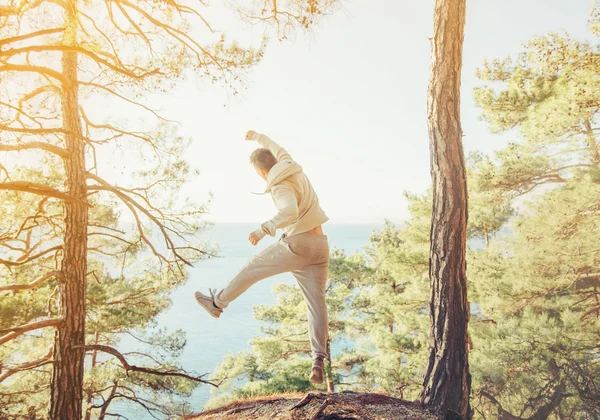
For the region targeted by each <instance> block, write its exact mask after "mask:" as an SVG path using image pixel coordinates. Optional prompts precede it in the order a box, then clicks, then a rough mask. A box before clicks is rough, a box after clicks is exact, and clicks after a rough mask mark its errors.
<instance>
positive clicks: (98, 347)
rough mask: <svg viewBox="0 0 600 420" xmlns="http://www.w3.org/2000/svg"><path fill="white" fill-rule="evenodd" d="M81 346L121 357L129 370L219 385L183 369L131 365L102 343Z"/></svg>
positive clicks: (125, 367) (88, 349)
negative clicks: (161, 368)
mask: <svg viewBox="0 0 600 420" xmlns="http://www.w3.org/2000/svg"><path fill="white" fill-rule="evenodd" d="M81 347H83V348H84V349H85V350H86V351H93V350H95V351H101V352H104V353H108V354H112V355H113V356H115V357H116V358H117V359H119V362H121V365H122V366H123V368H124V369H125V370H126V371H127V372H130V371H133V372H142V373H148V374H151V375H158V376H176V377H179V378H185V379H189V380H190V381H194V382H201V383H204V384H208V385H212V386H214V387H217V385H216V384H214V383H212V382H210V381H206V380H204V379H202V376H192V375H189V374H187V373H184V372H181V371H176V370H166V371H162V370H157V369H151V368H147V367H143V366H135V365H130V364H129V363H128V362H127V360H126V359H125V356H123V355H122V354H121V353H120V352H119V351H118V350H117V349H115V348H113V347H110V346H103V345H101V344H88V345H85V346H74V348H81ZM203 376H204V375H203Z"/></svg>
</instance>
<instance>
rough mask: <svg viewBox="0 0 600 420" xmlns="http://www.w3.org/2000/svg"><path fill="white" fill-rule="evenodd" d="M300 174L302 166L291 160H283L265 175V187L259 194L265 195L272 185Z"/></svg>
mask: <svg viewBox="0 0 600 420" xmlns="http://www.w3.org/2000/svg"><path fill="white" fill-rule="evenodd" d="M301 172H302V166H300V165H298V164H297V163H296V162H294V161H293V160H284V161H281V162H278V163H276V164H275V165H273V167H272V168H271V170H270V171H269V175H267V187H266V188H265V191H264V192H263V193H261V194H267V193H268V192H269V191H271V188H273V186H274V185H277V184H279V183H280V182H281V181H283V180H284V179H286V178H288V177H290V176H292V175H296V174H299V173H301Z"/></svg>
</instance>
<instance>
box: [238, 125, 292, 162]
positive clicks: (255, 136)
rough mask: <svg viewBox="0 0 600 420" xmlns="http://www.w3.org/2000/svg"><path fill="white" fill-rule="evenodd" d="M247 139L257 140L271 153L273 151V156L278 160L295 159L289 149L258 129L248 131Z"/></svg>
mask: <svg viewBox="0 0 600 420" xmlns="http://www.w3.org/2000/svg"><path fill="white" fill-rule="evenodd" d="M246 140H255V141H257V142H258V144H260V145H261V146H262V147H264V148H265V149H269V150H270V151H271V153H273V156H275V157H276V158H277V161H278V162H281V161H283V160H293V159H292V157H291V156H290V154H289V153H288V152H287V150H285V149H284V148H282V147H281V146H280V145H278V144H277V143H275V142H274V141H273V140H271V139H270V138H269V137H267V136H265V135H264V134H260V133H257V132H256V131H252V130H250V131H248V132H247V133H246Z"/></svg>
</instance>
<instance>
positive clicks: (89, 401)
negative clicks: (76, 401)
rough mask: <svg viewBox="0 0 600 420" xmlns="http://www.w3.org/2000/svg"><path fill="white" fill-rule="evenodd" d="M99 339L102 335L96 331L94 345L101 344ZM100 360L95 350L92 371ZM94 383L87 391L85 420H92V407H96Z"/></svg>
mask: <svg viewBox="0 0 600 420" xmlns="http://www.w3.org/2000/svg"><path fill="white" fill-rule="evenodd" d="M99 338H100V333H99V332H98V331H96V334H95V336H94V344H98V343H99ZM97 360H98V352H97V351H96V350H94V351H93V352H92V363H91V366H90V367H91V369H92V370H93V369H94V368H95V367H96V362H97ZM93 385H94V384H93V383H92V384H90V387H89V388H88V390H87V391H86V393H87V398H86V404H87V408H86V410H85V420H91V418H92V406H93V405H94V404H93V402H94V393H93V391H92V387H93Z"/></svg>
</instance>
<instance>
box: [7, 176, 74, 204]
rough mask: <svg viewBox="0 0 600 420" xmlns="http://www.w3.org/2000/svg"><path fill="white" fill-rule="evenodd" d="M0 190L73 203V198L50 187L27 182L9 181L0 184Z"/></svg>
mask: <svg viewBox="0 0 600 420" xmlns="http://www.w3.org/2000/svg"><path fill="white" fill-rule="evenodd" d="M0 190H7V191H20V192H26V193H30V194H37V195H43V196H46V197H53V198H59V199H61V200H64V201H75V200H77V199H76V198H75V197H71V196H70V195H68V194H66V193H64V192H62V191H59V190H56V189H54V188H52V187H49V186H47V185H43V184H37V183H35V182H29V181H11V182H0Z"/></svg>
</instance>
